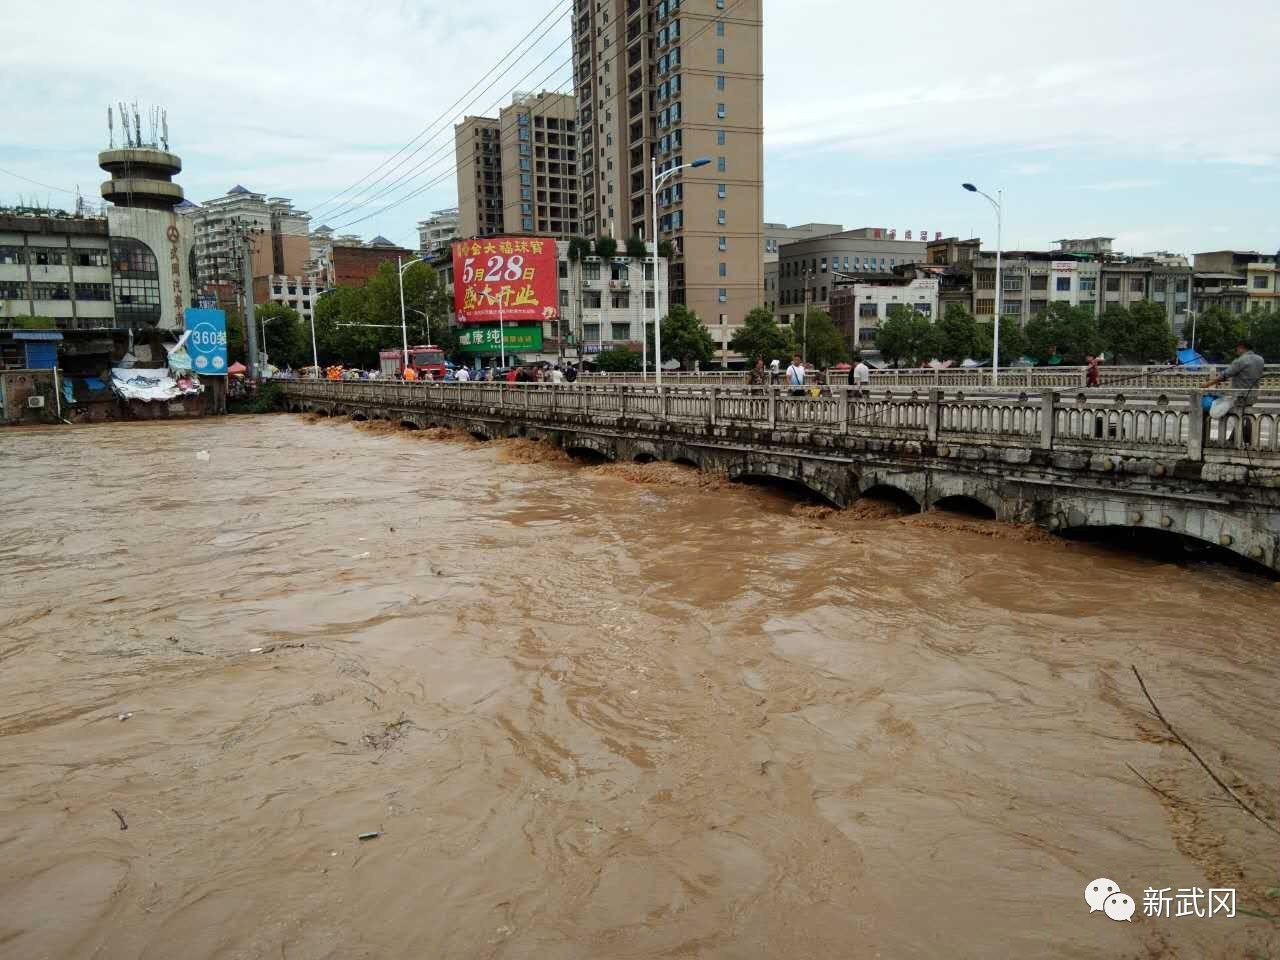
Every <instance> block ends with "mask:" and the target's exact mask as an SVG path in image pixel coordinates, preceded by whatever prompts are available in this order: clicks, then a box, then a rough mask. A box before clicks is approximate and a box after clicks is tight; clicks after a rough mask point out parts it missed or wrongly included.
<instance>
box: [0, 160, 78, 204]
mask: <svg viewBox="0 0 1280 960" xmlns="http://www.w3.org/2000/svg"><path fill="white" fill-rule="evenodd" d="M0 173H3V174H7V175H8V176H10V177H16V178H17V179H19V180H25V181H27V183H34V184H35V185H36V186H37V187H44V188H45V189H46V190H56V191H58V193H69V194H71V196H73V197H74V196H76V191H74V190H66V189H64V188H63V187H55V186H54V185H53V184H51V183H41V182H40V181H39V180H32V179H31V178H30V177H24V176H23V175H22V174H20V173H14V172H13V171H12V170H6V169H4V168H3V167H0Z"/></svg>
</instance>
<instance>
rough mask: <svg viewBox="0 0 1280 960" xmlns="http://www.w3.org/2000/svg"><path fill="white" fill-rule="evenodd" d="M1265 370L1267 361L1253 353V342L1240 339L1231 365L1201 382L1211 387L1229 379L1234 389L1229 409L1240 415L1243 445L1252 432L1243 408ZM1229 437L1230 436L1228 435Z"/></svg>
mask: <svg viewBox="0 0 1280 960" xmlns="http://www.w3.org/2000/svg"><path fill="white" fill-rule="evenodd" d="M1266 372H1267V362H1266V361H1265V360H1264V359H1262V357H1261V356H1260V355H1259V354H1257V353H1254V350H1253V344H1252V343H1250V342H1249V341H1248V340H1241V341H1240V342H1239V343H1237V344H1236V358H1235V359H1234V360H1232V361H1231V365H1230V366H1229V367H1227V369H1226V370H1224V371H1222V373H1220V374H1218V375H1217V376H1216V377H1211V378H1210V379H1208V380H1206V381H1205V382H1204V384H1203V386H1205V387H1213V386H1217V385H1218V384H1220V383H1222V382H1224V381H1226V380H1230V381H1231V389H1232V390H1234V391H1236V393H1235V396H1234V397H1232V400H1231V409H1232V410H1233V411H1234V412H1235V413H1236V415H1237V416H1239V417H1240V423H1241V424H1242V425H1243V428H1244V442H1245V446H1248V445H1249V443H1250V442H1251V439H1252V436H1251V435H1252V433H1253V429H1252V428H1253V425H1252V424H1251V423H1250V422H1249V421H1248V420H1247V419H1246V418H1245V410H1246V409H1248V406H1249V403H1250V401H1252V400H1253V396H1254V393H1255V392H1256V391H1257V389H1258V387H1259V385H1260V384H1261V383H1262V377H1263V375H1264V374H1265V373H1266ZM1229 439H1231V438H1230V437H1228V440H1229Z"/></svg>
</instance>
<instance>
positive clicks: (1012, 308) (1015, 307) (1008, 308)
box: [1001, 300, 1022, 317]
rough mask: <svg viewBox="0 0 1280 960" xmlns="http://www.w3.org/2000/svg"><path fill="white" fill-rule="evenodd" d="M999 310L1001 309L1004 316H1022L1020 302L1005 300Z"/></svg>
mask: <svg viewBox="0 0 1280 960" xmlns="http://www.w3.org/2000/svg"><path fill="white" fill-rule="evenodd" d="M1001 309H1003V311H1004V316H1009V315H1011V314H1012V315H1013V316H1015V317H1018V316H1021V315H1022V301H1021V300H1006V301H1005V302H1004V307H1002V308H1001Z"/></svg>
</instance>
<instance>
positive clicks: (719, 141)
mask: <svg viewBox="0 0 1280 960" xmlns="http://www.w3.org/2000/svg"><path fill="white" fill-rule="evenodd" d="M716 146H717V147H723V146H724V131H723V130H717V131H716Z"/></svg>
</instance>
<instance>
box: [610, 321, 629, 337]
mask: <svg viewBox="0 0 1280 960" xmlns="http://www.w3.org/2000/svg"><path fill="white" fill-rule="evenodd" d="M609 336H610V337H611V338H613V339H614V340H630V339H631V324H629V323H614V324H610V329H609Z"/></svg>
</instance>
